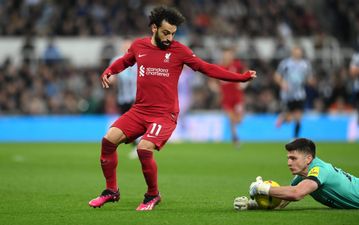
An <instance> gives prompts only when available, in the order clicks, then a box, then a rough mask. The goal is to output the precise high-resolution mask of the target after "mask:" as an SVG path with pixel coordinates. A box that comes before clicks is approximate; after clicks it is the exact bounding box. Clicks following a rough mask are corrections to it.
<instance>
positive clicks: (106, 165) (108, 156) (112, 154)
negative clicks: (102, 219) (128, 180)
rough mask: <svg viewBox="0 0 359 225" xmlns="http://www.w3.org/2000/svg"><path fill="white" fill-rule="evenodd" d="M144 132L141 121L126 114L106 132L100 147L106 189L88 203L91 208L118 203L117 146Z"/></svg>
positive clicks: (130, 113)
mask: <svg viewBox="0 0 359 225" xmlns="http://www.w3.org/2000/svg"><path fill="white" fill-rule="evenodd" d="M145 131H146V129H145V126H144V125H143V124H142V121H141V119H139V118H137V117H136V115H134V113H133V112H128V113H126V114H124V115H122V116H121V117H120V118H119V119H117V120H116V121H115V122H114V123H113V124H112V126H111V128H110V129H109V130H108V132H107V133H106V135H105V136H104V138H103V139H102V145H101V157H100V161H101V168H102V171H103V175H104V177H105V179H106V189H105V190H104V191H103V192H102V194H101V195H100V196H99V197H97V198H95V199H93V200H92V201H90V202H89V205H90V206H92V207H101V206H102V205H103V204H105V203H106V202H111V201H112V202H113V201H118V200H119V198H120V194H119V191H118V186H117V176H116V168H117V162H118V159H117V152H116V149H117V146H118V145H119V144H121V143H123V142H129V141H132V140H134V139H136V138H137V137H139V136H141V135H142V134H143V133H144V132H145Z"/></svg>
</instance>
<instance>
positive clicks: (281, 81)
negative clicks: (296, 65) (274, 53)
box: [274, 72, 288, 90]
mask: <svg viewBox="0 0 359 225" xmlns="http://www.w3.org/2000/svg"><path fill="white" fill-rule="evenodd" d="M274 82H275V83H276V84H277V85H278V86H279V87H280V88H281V89H282V90H287V89H288V84H287V82H286V81H285V80H284V79H283V76H282V75H281V74H280V73H279V72H275V73H274Z"/></svg>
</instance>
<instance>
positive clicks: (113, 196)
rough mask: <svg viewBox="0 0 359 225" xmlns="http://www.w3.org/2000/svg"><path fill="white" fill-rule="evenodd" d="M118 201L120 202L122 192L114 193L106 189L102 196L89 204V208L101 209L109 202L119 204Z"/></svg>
mask: <svg viewBox="0 0 359 225" xmlns="http://www.w3.org/2000/svg"><path fill="white" fill-rule="evenodd" d="M118 200H120V192H119V191H118V190H117V191H116V192H114V191H111V190H109V189H106V190H104V191H103V192H102V193H101V195H100V196H98V197H97V198H95V199H92V200H91V201H90V202H89V206H91V207H94V208H97V207H99V208H100V207H101V206H103V205H104V204H105V203H107V202H118Z"/></svg>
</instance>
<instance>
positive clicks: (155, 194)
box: [136, 114, 177, 211]
mask: <svg viewBox="0 0 359 225" xmlns="http://www.w3.org/2000/svg"><path fill="white" fill-rule="evenodd" d="M176 120H177V116H176V115H173V116H172V114H171V116H168V117H164V118H157V119H153V120H151V121H152V123H149V124H148V129H147V131H146V133H145V134H144V135H143V136H142V140H141V141H140V143H139V144H138V148H137V153H138V158H139V160H140V162H141V166H142V172H143V176H144V178H145V181H146V184H147V192H146V193H145V198H144V200H143V201H142V202H141V203H140V205H139V206H138V207H137V209H136V210H141V211H142V210H152V209H153V208H154V207H155V206H156V205H157V204H158V203H159V202H160V201H161V197H160V194H159V190H158V183H157V164H156V161H155V158H154V150H160V149H161V148H162V147H163V146H164V145H165V144H166V142H167V140H168V139H169V138H170V137H171V134H172V132H173V131H174V129H175V128H176Z"/></svg>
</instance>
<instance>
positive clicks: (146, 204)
mask: <svg viewBox="0 0 359 225" xmlns="http://www.w3.org/2000/svg"><path fill="white" fill-rule="evenodd" d="M155 148H156V146H155V144H154V143H152V142H150V141H147V140H141V141H140V143H139V144H138V148H137V154H138V159H139V160H140V162H141V168H142V173H143V176H144V178H145V181H146V184H147V192H146V193H145V198H144V200H143V201H142V202H141V203H140V205H139V206H138V207H137V209H136V210H140V211H142V210H152V209H153V208H154V207H155V206H156V205H157V204H158V203H159V202H160V201H161V197H160V195H159V191H158V183H157V163H156V160H155V158H154V150H155Z"/></svg>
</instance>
